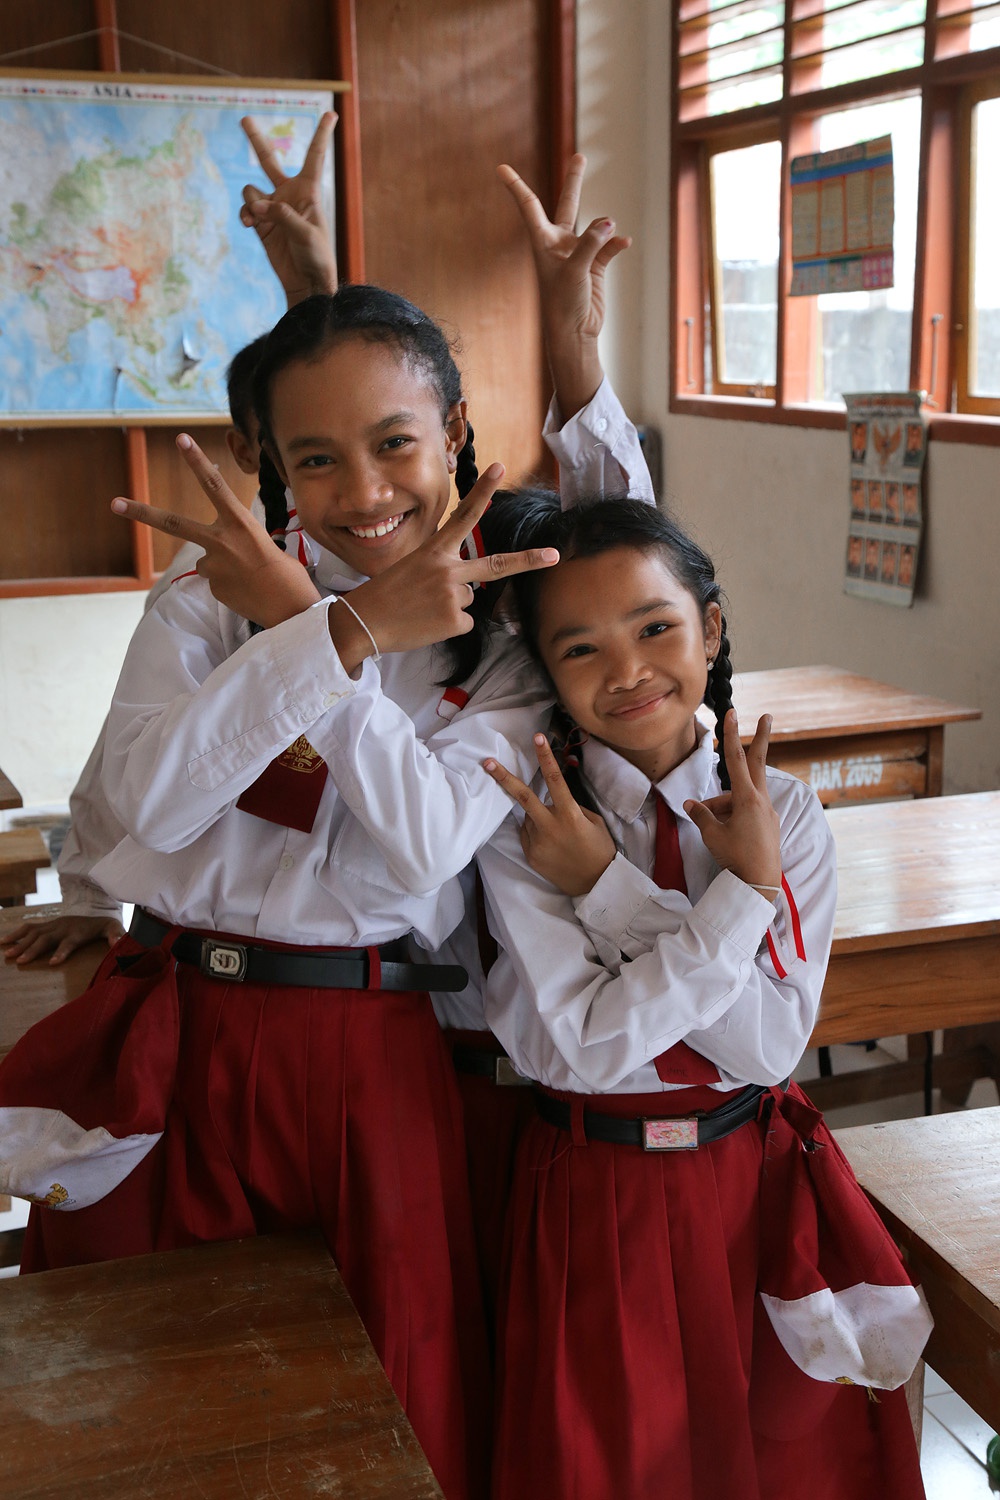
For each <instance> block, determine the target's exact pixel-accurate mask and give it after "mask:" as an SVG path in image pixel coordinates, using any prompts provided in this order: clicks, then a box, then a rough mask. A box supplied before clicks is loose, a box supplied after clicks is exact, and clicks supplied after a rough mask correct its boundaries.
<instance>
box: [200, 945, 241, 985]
mask: <svg viewBox="0 0 1000 1500" xmlns="http://www.w3.org/2000/svg"><path fill="white" fill-rule="evenodd" d="M200 968H201V972H202V973H203V974H206V975H207V976H208V978H209V979H229V980H241V979H243V978H244V976H245V975H246V971H247V950H246V949H245V948H244V947H243V945H242V944H241V943H217V942H216V940H215V939H214V938H205V940H204V942H203V943H202V945H201V964H200Z"/></svg>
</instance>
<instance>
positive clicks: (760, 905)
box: [694, 870, 774, 958]
mask: <svg viewBox="0 0 1000 1500" xmlns="http://www.w3.org/2000/svg"><path fill="white" fill-rule="evenodd" d="M694 911H695V914H696V915H697V917H698V918H699V920H700V921H702V922H707V923H708V925H709V926H710V927H711V928H713V930H714V931H715V932H718V933H719V934H720V935H721V936H722V937H724V938H727V939H728V940H729V941H730V942H731V943H735V944H736V946H737V947H738V948H739V949H740V950H741V951H742V952H743V953H745V954H746V955H747V957H748V958H754V957H755V956H756V953H757V949H758V948H759V947H760V945H761V942H762V941H763V938H764V934H765V932H766V931H767V929H768V927H770V925H771V923H772V922H773V921H774V903H773V902H771V901H768V900H767V898H766V896H762V895H761V894H760V892H759V891H755V890H754V888H753V886H752V885H747V883H746V882H745V881H743V880H740V878H739V876H738V875H734V874H733V873H732V872H731V871H730V870H721V871H720V872H719V874H718V875H716V877H715V879H714V880H713V881H712V884H711V885H710V886H709V888H708V890H707V891H706V892H705V894H704V896H702V898H701V900H700V901H699V902H698V904H697V906H695V908H694Z"/></svg>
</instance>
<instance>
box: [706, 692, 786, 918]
mask: <svg viewBox="0 0 1000 1500" xmlns="http://www.w3.org/2000/svg"><path fill="white" fill-rule="evenodd" d="M722 732H723V736H724V741H725V747H726V765H727V766H728V768H729V776H730V780H731V782H732V791H730V792H723V793H722V794H721V795H720V796H718V797H709V798H708V799H706V801H704V802H685V804H684V811H685V812H686V813H687V815H688V817H689V818H690V819H691V821H692V823H694V824H695V826H696V828H697V829H698V832H699V833H700V834H701V836H702V839H703V841H704V843H705V847H706V848H707V850H708V852H709V853H710V854H711V856H712V858H713V859H714V860H715V862H716V864H717V865H718V866H719V868H720V869H723V870H731V871H732V873H733V874H734V875H737V876H738V877H739V878H740V880H743V881H745V882H746V884H747V885H753V886H759V887H761V888H762V891H761V893H762V894H763V895H766V896H767V898H768V899H769V900H774V899H776V896H777V892H778V889H779V888H780V885H781V827H780V824H779V822H778V814H777V813H776V812H775V810H774V808H773V807H772V806H771V799H770V797H769V796H768V791H767V764H766V763H767V745H768V740H769V738H770V734H771V716H770V714H763V715H762V716H761V718H760V719H759V720H758V723H757V730H756V733H755V734H754V737H753V741H752V743H751V745H750V747H749V749H748V750H747V751H746V753H744V750H743V746H742V744H741V743H740V726H739V722H738V720H737V717H736V710H735V709H732V708H731V709H730V710H729V712H728V713H727V714H726V719H725V723H724V725H723V730H722Z"/></svg>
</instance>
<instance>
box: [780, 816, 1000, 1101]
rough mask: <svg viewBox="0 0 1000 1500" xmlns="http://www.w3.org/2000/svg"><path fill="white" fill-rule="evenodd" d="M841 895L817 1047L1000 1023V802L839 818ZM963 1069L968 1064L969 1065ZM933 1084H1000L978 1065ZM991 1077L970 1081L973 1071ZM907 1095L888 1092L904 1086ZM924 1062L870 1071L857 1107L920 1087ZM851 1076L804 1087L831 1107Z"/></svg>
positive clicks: (993, 1072) (980, 1061) (939, 1071)
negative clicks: (830, 1092) (829, 1093)
mask: <svg viewBox="0 0 1000 1500" xmlns="http://www.w3.org/2000/svg"><path fill="white" fill-rule="evenodd" d="M827 817H828V819H829V823H830V827H831V829H832V830H833V835H834V838H835V839H836V843H837V865H838V880H839V894H838V898H837V919H836V927H835V930H834V940H833V952H832V955H831V958H830V969H829V973H828V975H827V980H826V984H825V986H824V989H823V1002H822V1005H821V1007H820V1014H819V1020H818V1022H817V1025H816V1029H815V1031H814V1032H813V1035H812V1039H811V1045H812V1046H820V1045H825V1044H829V1043H832V1042H856V1041H863V1040H864V1039H865V1038H866V1037H873V1036H895V1035H898V1034H900V1033H907V1034H913V1033H917V1032H927V1031H934V1030H935V1029H936V1028H938V1027H956V1026H977V1025H981V1024H983V1023H986V1022H995V1021H1000V792H976V793H971V794H969V795H966V796H960V797H935V798H928V799H925V800H922V801H913V802H893V803H885V804H880V805H878V806H871V805H869V806H864V805H860V806H854V807H840V808H833V809H831V810H830V811H829V812H828V813H827ZM963 1059H964V1060H963ZM934 1068H935V1080H936V1081H938V1082H940V1083H942V1084H943V1083H945V1082H950V1081H952V1074H954V1075H955V1076H956V1078H967V1077H968V1076H971V1077H984V1076H993V1077H996V1076H997V1075H998V1071H1000V1063H998V1059H997V1057H996V1054H995V1053H994V1052H993V1050H992V1048H991V1047H990V1046H989V1043H988V1040H984V1041H983V1042H982V1044H981V1046H980V1048H979V1049H978V1050H977V1052H976V1054H975V1055H969V1056H965V1055H964V1054H957V1053H956V1054H954V1055H952V1056H951V1057H950V1058H949V1057H945V1058H937V1059H935V1062H934ZM970 1068H971V1069H973V1070H974V1069H982V1071H978V1072H977V1071H973V1072H972V1073H971V1075H970V1074H969V1069H970ZM907 1069H909V1070H910V1073H911V1074H912V1078H911V1080H910V1084H909V1086H908V1087H906V1088H904V1089H890V1090H887V1089H884V1088H883V1089H881V1091H879V1087H880V1084H881V1083H882V1082H885V1083H888V1082H890V1081H891V1078H890V1075H891V1077H892V1078H895V1079H896V1081H897V1082H898V1083H904V1084H905V1083H906V1077H905V1076H904V1071H905V1070H907ZM923 1070H924V1065H923V1063H922V1062H920V1061H914V1062H911V1063H899V1064H894V1065H893V1066H892V1068H886V1069H878V1068H876V1069H872V1070H870V1072H868V1073H867V1074H861V1075H859V1078H858V1083H859V1087H860V1086H861V1085H862V1082H863V1079H864V1078H865V1077H867V1078H868V1079H869V1083H868V1085H867V1086H866V1087H865V1088H863V1089H862V1092H860V1093H856V1094H855V1095H854V1097H853V1098H846V1097H844V1096H843V1089H842V1087H840V1088H838V1089H837V1093H838V1102H841V1103H851V1102H855V1101H856V1100H860V1099H862V1098H882V1097H885V1096H886V1093H891V1092H909V1091H910V1088H911V1087H912V1088H913V1089H919V1088H921V1087H922V1082H921V1080H922V1077H923ZM843 1081H844V1079H843V1076H841V1077H838V1078H836V1079H830V1080H828V1079H822V1080H818V1081H815V1082H810V1083H807V1084H806V1089H807V1091H808V1092H811V1093H812V1094H813V1095H814V1097H815V1098H816V1102H817V1104H819V1105H820V1107H821V1108H823V1107H825V1106H826V1105H827V1104H828V1103H829V1102H832V1100H830V1101H828V1100H827V1097H826V1088H827V1085H829V1086H830V1087H831V1088H833V1086H834V1085H837V1086H840V1085H842V1084H843Z"/></svg>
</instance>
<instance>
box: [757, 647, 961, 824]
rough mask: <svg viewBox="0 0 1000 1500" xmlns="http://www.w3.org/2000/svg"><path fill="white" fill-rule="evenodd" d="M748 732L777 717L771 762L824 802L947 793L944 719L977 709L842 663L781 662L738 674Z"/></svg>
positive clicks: (947, 721) (954, 719) (958, 718)
mask: <svg viewBox="0 0 1000 1500" xmlns="http://www.w3.org/2000/svg"><path fill="white" fill-rule="evenodd" d="M733 702H734V703H735V705H736V710H737V712H738V714H739V718H740V729H741V731H742V733H741V738H742V739H743V740H744V742H745V743H749V741H750V740H751V739H752V737H753V732H754V729H755V728H756V725H757V720H758V718H759V717H760V715H761V714H763V713H769V714H770V715H771V716H772V720H773V723H772V726H771V749H770V753H769V754H768V762H769V764H771V765H772V766H778V767H780V768H782V769H783V770H786V771H790V772H791V773H792V775H793V776H798V777H799V778H800V779H801V780H802V781H805V782H808V784H809V785H810V786H811V787H812V788H813V789H814V791H815V792H816V793H817V795H818V797H819V798H820V801H821V802H822V803H823V804H824V806H835V805H837V804H838V803H842V802H866V801H871V800H872V799H884V798H891V797H938V796H940V795H941V780H942V765H943V759H944V726H945V725H946V724H954V723H958V722H960V721H962V720H969V719H979V718H982V714H981V713H980V711H979V709H977V708H962V707H960V706H959V705H958V704H955V703H948V702H946V701H945V699H943V698H932V697H928V696H926V695H925V694H922V693H908V692H906V691H905V690H904V689H903V688H896V687H891V686H890V685H889V684H888V683H885V682H877V681H876V680H875V679H874V678H871V677H859V676H858V675H857V674H855V673H854V672H847V671H844V670H843V668H841V667H780V668H778V669H776V670H774V671H767V672H743V673H738V674H737V675H736V676H734V678H733Z"/></svg>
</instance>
